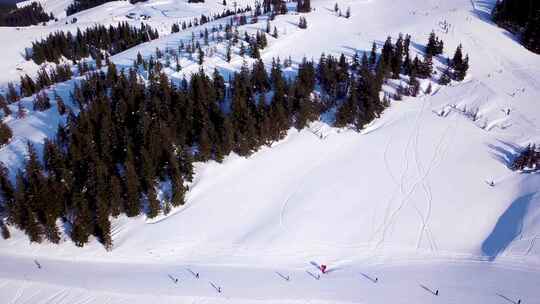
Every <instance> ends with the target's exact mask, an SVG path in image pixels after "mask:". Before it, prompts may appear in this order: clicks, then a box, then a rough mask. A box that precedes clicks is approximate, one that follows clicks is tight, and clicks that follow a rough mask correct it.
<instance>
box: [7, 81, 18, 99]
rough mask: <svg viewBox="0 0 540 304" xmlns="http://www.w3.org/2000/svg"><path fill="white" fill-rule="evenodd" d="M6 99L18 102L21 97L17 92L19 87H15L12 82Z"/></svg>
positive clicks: (9, 83) (9, 84)
mask: <svg viewBox="0 0 540 304" xmlns="http://www.w3.org/2000/svg"><path fill="white" fill-rule="evenodd" d="M6 99H7V100H8V102H9V103H13V102H17V101H19V100H20V99H21V98H20V96H19V93H17V89H15V86H14V85H13V83H11V82H8V91H7V95H6Z"/></svg>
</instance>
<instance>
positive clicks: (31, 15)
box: [0, 2, 54, 26]
mask: <svg viewBox="0 0 540 304" xmlns="http://www.w3.org/2000/svg"><path fill="white" fill-rule="evenodd" d="M49 20H54V16H53V14H52V13H51V14H47V13H46V12H45V11H44V10H43V7H42V6H41V4H40V3H38V2H32V3H31V4H30V5H26V6H23V7H20V8H15V9H13V10H10V11H8V12H5V13H0V26H29V25H36V24H39V23H42V22H47V21H49Z"/></svg>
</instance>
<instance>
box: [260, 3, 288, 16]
mask: <svg viewBox="0 0 540 304" xmlns="http://www.w3.org/2000/svg"><path fill="white" fill-rule="evenodd" d="M262 7H263V13H264V14H267V13H271V14H272V15H271V16H273V15H283V14H286V13H287V4H286V3H285V1H283V0H263V5H262Z"/></svg>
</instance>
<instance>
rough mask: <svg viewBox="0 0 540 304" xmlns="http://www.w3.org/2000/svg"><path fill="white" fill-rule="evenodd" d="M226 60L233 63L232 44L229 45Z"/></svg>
mask: <svg viewBox="0 0 540 304" xmlns="http://www.w3.org/2000/svg"><path fill="white" fill-rule="evenodd" d="M225 59H226V60H227V62H231V59H232V50H231V44H230V43H229V44H228V45H227V51H226V53H225Z"/></svg>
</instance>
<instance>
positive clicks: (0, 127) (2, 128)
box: [0, 121, 13, 146]
mask: <svg viewBox="0 0 540 304" xmlns="http://www.w3.org/2000/svg"><path fill="white" fill-rule="evenodd" d="M12 136H13V132H11V128H10V127H9V126H8V125H6V124H5V123H4V122H3V121H0V146H3V145H5V144H7V143H8V142H9V140H10V139H11V137H12Z"/></svg>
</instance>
